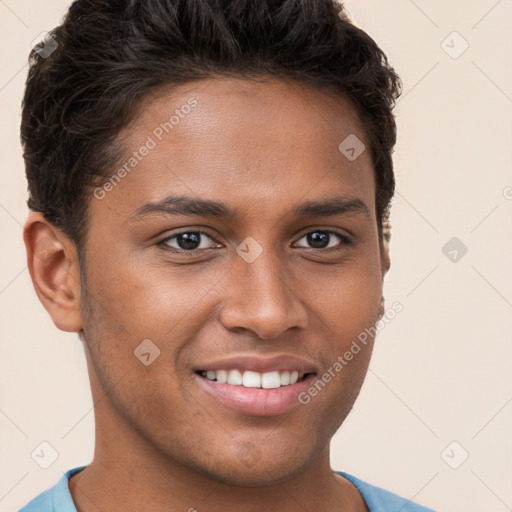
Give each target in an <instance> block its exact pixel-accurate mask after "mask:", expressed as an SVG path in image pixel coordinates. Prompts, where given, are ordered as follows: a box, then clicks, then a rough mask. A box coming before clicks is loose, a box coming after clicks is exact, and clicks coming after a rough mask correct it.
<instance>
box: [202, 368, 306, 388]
mask: <svg viewBox="0 0 512 512" xmlns="http://www.w3.org/2000/svg"><path fill="white" fill-rule="evenodd" d="M195 373H196V374H197V375H199V376H200V377H203V378H205V379H208V380H210V381H212V382H218V383H219V384H230V385H231V386H241V387H245V388H261V389H277V388H280V387H285V386H292V385H294V384H296V383H298V382H302V381H304V380H306V379H307V378H308V377H309V376H313V375H316V374H315V373H307V372H300V371H298V370H292V371H289V370H283V371H277V370H276V371H271V372H254V371H251V370H239V369H230V370H198V371H196V372H195Z"/></svg>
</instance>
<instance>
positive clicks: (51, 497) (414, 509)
mask: <svg viewBox="0 0 512 512" xmlns="http://www.w3.org/2000/svg"><path fill="white" fill-rule="evenodd" d="M85 467H86V466H80V467H77V468H73V469H70V470H69V471H67V472H66V473H64V474H63V475H62V477H61V478H60V480H59V481H58V482H57V483H56V484H55V485H54V486H53V487H50V488H49V489H47V490H46V491H43V492H42V493H41V494H39V495H37V496H36V497H35V498H34V499H32V500H31V501H29V502H28V503H27V504H26V505H25V506H24V507H23V508H21V509H20V510H19V511H18V512H77V510H76V507H75V504H74V502H73V498H72V497H71V493H70V492H69V487H68V482H69V478H70V477H71V476H72V475H74V474H75V473H78V472H79V471H82V469H84V468H85ZM335 473H337V474H338V475H341V476H342V477H344V478H346V479H347V480H348V481H349V482H351V483H352V484H353V485H354V486H355V487H356V488H357V490H358V491H359V492H360V494H361V496H362V497H363V499H364V501H365V502H366V506H367V507H368V510H369V511H370V512H435V511H434V510H432V509H430V508H426V507H423V506H422V505H419V504H417V503H414V502H412V501H410V500H407V499H405V498H402V497H400V496H398V495H396V494H394V493H392V492H390V491H386V490H385V489H382V488H380V487H376V486H374V485H371V484H369V483H367V482H364V481H363V480H359V478H356V477H355V476H352V475H349V474H347V473H344V472H342V471H336V472H335Z"/></svg>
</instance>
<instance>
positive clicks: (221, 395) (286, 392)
mask: <svg viewBox="0 0 512 512" xmlns="http://www.w3.org/2000/svg"><path fill="white" fill-rule="evenodd" d="M195 376H196V377H197V378H198V379H199V382H200V384H201V385H202V386H203V388H204V389H205V390H206V391H207V392H208V393H210V394H211V395H212V396H214V397H215V398H216V399H217V400H218V401H219V402H220V403H221V404H223V405H224V406H226V407H229V408H230V409H233V410H235V411H238V412H242V413H244V414H251V415H253V416H274V415H277V414H282V413H284V412H286V411H288V410H289V409H291V408H292V407H294V406H296V405H299V404H300V402H299V399H298V395H299V394H300V393H302V392H304V391H306V390H307V389H308V388H309V387H310V386H311V382H312V380H313V379H314V378H315V375H314V374H309V375H307V376H306V378H305V379H304V380H301V381H300V382H296V383H295V384H290V385H288V386H281V387H280V388H274V389H263V388H246V387H244V386H233V385H231V384H221V383H219V382H217V381H213V380H210V379H207V378H206V377H202V376H201V375H198V374H195Z"/></svg>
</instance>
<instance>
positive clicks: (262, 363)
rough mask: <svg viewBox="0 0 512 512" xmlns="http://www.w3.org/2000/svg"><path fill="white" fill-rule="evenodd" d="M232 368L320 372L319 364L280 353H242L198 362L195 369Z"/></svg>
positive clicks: (263, 371)
mask: <svg viewBox="0 0 512 512" xmlns="http://www.w3.org/2000/svg"><path fill="white" fill-rule="evenodd" d="M232 369H233V370H234V369H243V370H250V371H253V372H259V373H265V372H272V371H293V370H297V371H298V372H299V374H300V375H304V374H306V373H318V370H317V366H316V365H315V364H314V363H312V362H311V361H308V360H307V359H303V358H300V357H297V356H294V355H289V354H280V355H275V356H271V357H262V356H259V355H254V354H243V355H242V354H241V355H236V356H231V357H227V358H225V359H217V360H215V361H207V362H204V363H201V364H198V365H196V367H195V368H194V371H196V372H197V371H208V370H232Z"/></svg>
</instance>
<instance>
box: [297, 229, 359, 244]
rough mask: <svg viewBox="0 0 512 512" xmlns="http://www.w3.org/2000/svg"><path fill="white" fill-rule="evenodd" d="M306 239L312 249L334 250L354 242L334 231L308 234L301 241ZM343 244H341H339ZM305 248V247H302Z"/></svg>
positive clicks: (319, 231) (319, 230)
mask: <svg viewBox="0 0 512 512" xmlns="http://www.w3.org/2000/svg"><path fill="white" fill-rule="evenodd" d="M304 238H305V239H306V242H307V243H308V244H309V248H310V249H333V248H336V247H340V246H343V245H350V244H351V243H352V241H351V240H350V239H349V238H348V237H347V236H345V235H342V234H341V233H338V232H337V231H332V230H321V229H317V230H315V231H310V232H309V233H306V234H305V235H304V236H303V237H302V238H301V239H300V240H302V239H304ZM336 239H337V240H338V243H336ZM340 241H341V242H342V243H341V244H340V243H339V242H340ZM300 247H304V246H300Z"/></svg>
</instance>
